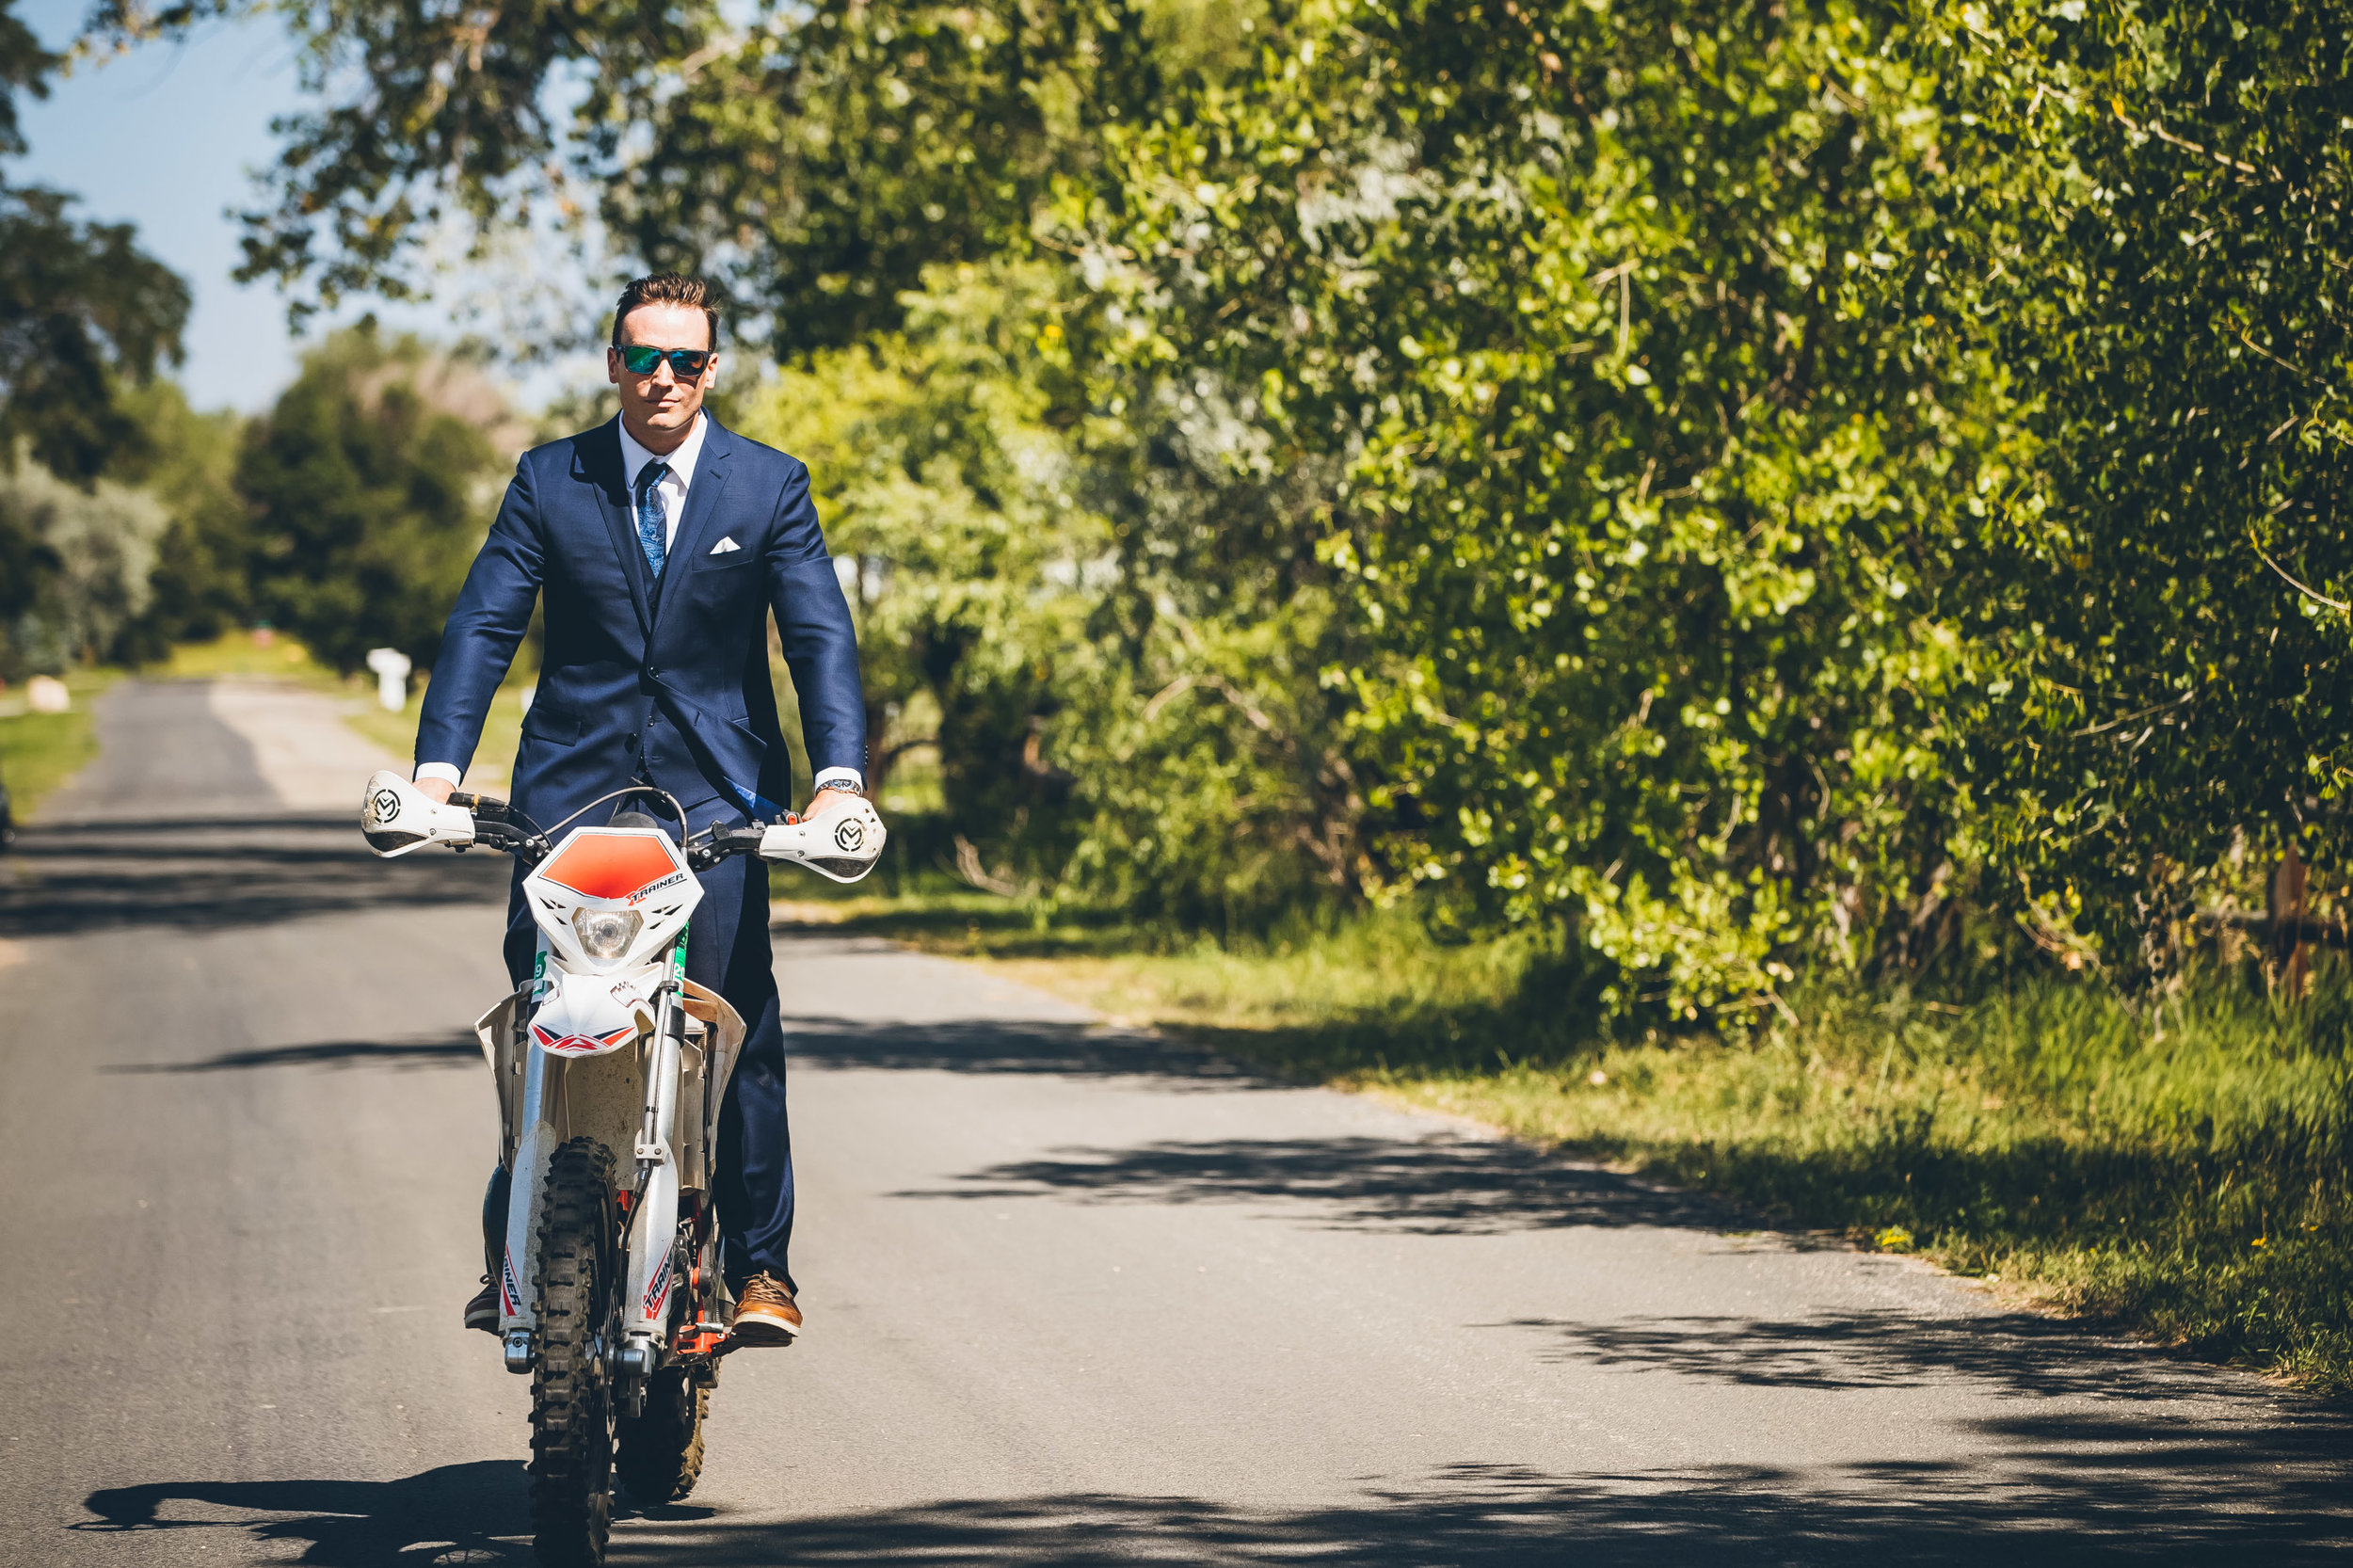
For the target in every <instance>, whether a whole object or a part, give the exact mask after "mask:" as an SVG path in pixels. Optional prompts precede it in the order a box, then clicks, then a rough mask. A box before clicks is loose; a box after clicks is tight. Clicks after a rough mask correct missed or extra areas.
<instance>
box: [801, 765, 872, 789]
mask: <svg viewBox="0 0 2353 1568" xmlns="http://www.w3.org/2000/svg"><path fill="white" fill-rule="evenodd" d="M828 784H847V785H848V786H849V787H850V788H851V789H853V790H856V791H857V792H860V793H864V792H865V790H866V776H865V775H864V774H862V773H860V772H858V771H857V769H856V768H827V769H826V770H825V771H824V772H823V773H821V774H819V775H818V776H816V777H814V778H812V779H810V780H809V781H808V787H809V788H810V789H811V790H822V789H824V787H825V786H826V785H828Z"/></svg>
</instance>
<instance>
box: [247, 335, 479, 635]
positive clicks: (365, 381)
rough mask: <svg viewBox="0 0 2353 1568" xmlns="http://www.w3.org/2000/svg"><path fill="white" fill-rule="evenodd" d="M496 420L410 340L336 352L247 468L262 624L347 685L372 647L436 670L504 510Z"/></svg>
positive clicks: (461, 380)
mask: <svg viewBox="0 0 2353 1568" xmlns="http://www.w3.org/2000/svg"><path fill="white" fill-rule="evenodd" d="M503 414H504V409H503V408H502V406H501V405H500V404H499V402H498V400H497V396H496V394H495V392H492V391H491V389H490V388H489V387H488V384H487V383H485V382H483V381H482V379H481V378H480V377H479V376H476V375H474V374H473V373H472V372H470V371H468V370H466V369H465V368H464V367H463V366H459V365H454V364H452V363H450V362H449V361H446V360H439V359H437V358H435V357H434V356H433V355H432V354H430V353H429V352H428V351H427V350H426V349H425V348H424V345H423V344H420V343H418V342H417V341H416V340H415V339H413V338H407V337H404V338H400V339H398V340H395V341H392V342H389V343H388V342H386V341H385V340H384V339H383V338H381V337H380V336H379V335H378V334H377V333H376V330H375V329H374V328H373V327H361V328H356V329H353V330H351V331H347V332H339V333H337V334H335V335H334V336H333V337H330V338H328V340H327V341H326V342H325V343H324V344H321V345H320V346H319V347H318V348H317V349H315V350H313V351H312V353H311V354H310V355H308V356H307V357H306V358H305V359H304V360H303V367H302V374H301V376H299V377H297V378H296V381H295V383H294V385H293V386H291V387H289V388H287V389H286V391H285V392H284V393H283V394H282V395H280V398H279V400H278V403H277V405H276V407H274V408H272V409H271V410H270V412H269V414H268V415H267V416H266V417H264V418H262V419H258V420H256V421H254V422H253V424H252V426H251V428H250V430H249V431H248V437H247V441H246V447H245V451H244V454H243V455H242V456H241V457H240V458H239V460H238V464H237V475H236V479H237V487H238V488H239V490H240V491H241V492H243V494H244V495H245V496H246V498H247V500H248V504H249V505H250V506H251V508H252V516H253V524H252V527H253V541H254V545H253V568H252V591H253V597H254V604H255V608H256V609H257V610H259V611H260V612H261V613H262V614H263V615H264V616H266V617H267V618H268V619H270V620H272V621H274V622H276V623H277V624H278V625H280V626H281V627H284V628H285V629H286V630H287V631H289V632H293V633H295V634H296V635H297V636H298V637H300V638H301V639H302V641H303V642H304V643H305V644H306V645H307V646H309V647H310V648H312V651H314V652H315V653H317V654H318V655H319V657H321V658H322V659H324V660H326V661H328V663H330V664H334V665H335V666H336V667H337V668H339V669H342V670H344V671H346V672H348V671H351V670H355V669H357V668H359V667H360V664H361V663H362V662H363V661H364V660H365V659H366V656H367V652H368V650H369V649H370V648H378V647H392V648H399V649H401V650H402V651H403V652H405V653H407V654H408V655H409V657H410V658H412V659H414V660H416V661H417V663H418V664H425V665H429V664H431V663H432V662H433V656H434V654H435V652H436V651H437V650H438V649H439V648H440V635H441V626H442V622H443V621H444V619H445V618H446V617H447V616H448V613H449V606H450V604H451V603H452V602H453V601H454V600H456V596H457V589H458V587H459V585H460V584H463V583H464V581H465V576H466V569H467V568H468V567H469V566H470V565H471V564H472V560H473V556H474V552H475V551H476V550H477V549H479V548H480V545H481V541H482V537H483V536H484V534H485V533H486V532H487V530H488V519H489V513H490V509H491V507H492V506H493V505H494V504H495V503H496V501H497V494H498V484H499V480H500V478H501V475H500V473H499V472H498V459H499V457H500V456H501V454H500V452H499V451H498V450H497V449H496V447H495V446H494V445H493V442H492V440H491V437H490V436H489V435H488V434H486V432H487V431H491V430H495V429H497V428H499V426H500V424H501V422H502V417H503Z"/></svg>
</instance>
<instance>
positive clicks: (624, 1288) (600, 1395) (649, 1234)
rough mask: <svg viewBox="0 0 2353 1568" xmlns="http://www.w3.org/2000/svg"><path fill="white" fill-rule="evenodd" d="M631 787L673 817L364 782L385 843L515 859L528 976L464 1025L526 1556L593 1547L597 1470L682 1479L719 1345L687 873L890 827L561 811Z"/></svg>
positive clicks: (864, 837) (843, 873)
mask: <svg viewBox="0 0 2353 1568" xmlns="http://www.w3.org/2000/svg"><path fill="white" fill-rule="evenodd" d="M632 797H651V798H656V799H660V800H666V801H668V802H669V806H670V808H671V812H672V814H673V818H674V820H676V821H678V822H679V823H680V825H681V827H682V826H683V824H684V813H683V812H682V811H680V810H679V809H678V805H677V802H676V800H675V799H672V798H671V797H669V796H667V795H665V794H663V792H659V791H653V790H644V789H632V790H623V791H616V792H614V793H613V794H611V795H607V796H604V797H603V798H602V799H601V800H599V801H596V802H592V803H591V804H590V806H588V807H586V808H583V809H582V810H581V811H579V812H575V813H573V815H572V816H571V817H568V818H566V819H565V820H564V821H563V822H561V823H558V824H556V825H555V827H554V828H552V829H547V830H543V829H540V828H539V827H537V826H536V824H532V823H530V822H528V821H525V820H522V819H521V818H520V814H518V813H516V812H514V811H512V810H511V809H510V808H508V807H507V805H506V803H504V802H503V801H498V800H493V799H489V798H487V797H484V796H479V795H471V794H465V793H455V794H452V795H451V796H450V798H449V801H448V803H447V804H446V805H443V804H440V803H438V802H436V801H435V800H434V799H433V798H432V797H431V796H430V795H427V794H425V793H424V792H423V791H421V790H419V789H418V788H417V787H416V786H415V785H414V784H412V783H410V782H409V781H408V779H407V778H404V777H402V776H400V775H399V774H396V773H392V772H389V771H388V772H380V773H377V774H376V775H375V776H373V777H371V778H370V779H369V780H368V786H367V797H366V799H365V801H364V802H363V803H362V805H361V808H360V831H361V833H362V835H363V836H364V837H365V838H366V840H367V843H368V848H369V849H370V850H371V851H373V852H374V853H375V854H376V855H377V856H380V857H383V858H391V857H392V856H400V855H407V854H408V853H410V852H412V851H414V850H418V849H422V848H424V847H425V846H427V845H430V844H441V845H445V846H447V847H448V848H450V849H453V850H457V851H465V850H469V849H474V848H485V849H492V850H498V851H503V852H504V853H505V854H508V855H511V856H515V858H517V859H518V860H520V861H521V862H523V863H524V864H525V865H527V866H530V867H531V868H532V870H531V872H530V874H529V875H528V876H527V877H525V879H524V881H523V885H522V886H523V897H524V899H525V901H526V902H527V903H528V904H529V906H530V909H531V913H532V918H533V920H534V921H535V922H536V925H537V927H538V933H539V943H538V951H537V956H536V958H535V960H534V962H533V969H532V977H531V979H530V980H528V981H527V982H525V983H524V984H521V985H520V986H518V987H517V988H516V989H515V990H514V991H513V992H512V993H510V994H509V995H508V996H506V997H505V998H504V999H503V1000H501V1001H500V1002H499V1003H498V1005H497V1006H495V1007H493V1008H491V1009H490V1010H489V1011H488V1013H486V1014H484V1015H483V1016H482V1017H481V1018H480V1019H479V1020H478V1021H477V1022H476V1023H475V1025H474V1032H475V1034H476V1035H477V1037H478V1038H479V1039H480V1040H481V1042H482V1054H483V1058H484V1060H485V1061H486V1062H487V1063H488V1064H489V1068H490V1072H491V1076H492V1078H493V1079H494V1080H495V1081H496V1084H497V1087H498V1097H499V1122H500V1129H501V1133H500V1148H499V1153H500V1163H501V1168H502V1169H504V1171H506V1172H508V1173H511V1176H510V1180H509V1183H508V1195H507V1203H506V1208H505V1223H504V1238H503V1240H501V1241H500V1242H499V1243H498V1244H497V1247H496V1251H497V1256H496V1257H495V1258H493V1259H491V1260H490V1265H491V1273H492V1278H493V1279H494V1281H495V1282H496V1285H497V1288H498V1296H499V1339H500V1344H501V1346H502V1348H503V1352H504V1360H505V1364H506V1369H507V1370H508V1371H510V1372H515V1373H519V1374H526V1375H528V1376H529V1377H530V1378H531V1380H532V1384H531V1432H532V1435H531V1455H532V1457H531V1467H530V1485H531V1519H532V1528H533V1532H534V1534H535V1536H536V1547H537V1551H538V1555H539V1558H540V1560H541V1561H543V1562H546V1563H550V1564H552V1565H563V1568H571V1565H575V1564H596V1563H600V1562H602V1561H603V1560H604V1550H605V1543H606V1538H607V1535H608V1533H609V1530H610V1528H611V1524H612V1512H613V1493H614V1486H615V1482H616V1478H617V1480H618V1482H619V1485H620V1487H621V1488H622V1489H623V1490H624V1491H625V1492H627V1493H628V1494H629V1495H630V1496H631V1497H632V1499H633V1500H635V1501H638V1502H641V1503H662V1502H669V1501H673V1500H676V1499H677V1498H680V1497H683V1496H686V1494H687V1493H688V1492H689V1491H690V1490H691V1489H692V1488H693V1486H694V1484H695V1481H696V1477H697V1476H698V1475H699V1474H700V1472H701V1469H702V1451H703V1444H702V1423H703V1418H704V1416H706V1415H707V1414H708V1412H709V1410H710V1404H711V1391H712V1387H713V1386H714V1385H715V1384H716V1383H717V1381H718V1370H719V1360H720V1357H721V1356H722V1355H723V1354H724V1353H725V1352H726V1349H727V1344H726V1341H727V1336H728V1322H729V1320H730V1316H731V1314H732V1310H733V1306H734V1303H733V1301H732V1299H731V1298H730V1297H729V1295H728V1287H727V1284H726V1281H725V1280H724V1279H722V1278H721V1275H720V1271H719V1268H718V1251H719V1238H718V1225H717V1218H716V1215H715V1214H714V1213H713V1211H712V1190H713V1179H712V1177H713V1167H714V1165H715V1163H716V1161H717V1159H718V1151H719V1108H720V1106H721V1104H722V1103H723V1101H724V1100H725V1098H726V1096H727V1086H728V1075H729V1074H730V1073H731V1072H732V1071H733V1069H734V1065H735V1056H736V1052H737V1051H738V1050H739V1049H740V1048H741V1047H742V1045H743V1040H744V1020H743V1019H742V1018H741V1017H739V1016H737V1015H736V1012H735V1010H734V1009H733V1008H732V1007H730V1006H728V1003H727V1001H726V1000H725V999H724V998H722V997H721V996H719V994H718V993H717V992H715V991H712V990H710V989H709V988H707V987H705V986H702V985H699V984H696V983H695V982H694V981H691V980H689V979H687V978H686V937H687V924H688V920H689V917H691V916H692V915H693V914H694V911H695V906H696V904H697V903H699V902H700V901H701V898H702V891H703V890H702V884H701V883H700V881H698V880H697V878H696V875H695V873H696V872H698V871H703V870H706V869H708V868H710V867H712V866H715V865H717V864H718V863H719V862H720V861H721V860H722V859H724V858H726V857H727V856H731V855H757V856H760V858H761V859H763V860H769V861H781V862H785V863H788V864H794V865H801V866H806V867H808V868H809V869H811V870H813V871H815V872H818V873H819V874H820V875H823V876H825V877H828V878H830V879H832V880H833V881H836V882H855V881H856V880H858V879H859V878H860V877H862V876H864V875H865V874H866V873H867V872H869V871H871V870H872V868H873V865H874V861H875V858H876V856H879V855H880V854H881V853H882V847H883V843H884V840H885V837H886V836H885V833H884V829H883V824H882V821H881V819H880V818H879V817H877V816H876V815H875V814H874V809H873V808H872V806H871V805H869V804H867V803H866V802H865V801H863V800H859V801H857V802H856V804H855V806H854V807H852V808H849V809H845V810H835V811H831V812H828V813H826V814H825V815H824V817H822V818H819V819H815V820H805V819H801V818H796V817H793V816H792V815H790V814H787V816H786V818H785V820H783V821H782V822H777V823H759V822H755V823H753V824H750V825H748V826H744V827H728V826H726V825H724V824H719V823H713V824H711V825H710V826H709V827H708V828H706V829H704V830H703V831H701V832H699V833H690V834H686V835H685V836H684V837H683V838H682V839H675V840H674V839H673V838H671V836H670V835H669V834H668V833H666V832H664V830H663V828H662V826H661V825H660V824H659V823H657V822H656V821H655V820H654V819H653V818H652V817H651V816H648V815H647V814H645V813H644V812H641V811H636V810H632V809H629V808H626V807H624V808H622V809H621V810H619V811H618V812H617V813H616V814H615V815H614V816H613V818H612V820H611V821H610V822H609V823H608V824H605V825H603V826H582V827H573V826H571V825H570V824H572V823H574V822H577V821H578V820H579V818H580V817H582V816H584V815H585V814H587V812H588V811H590V810H593V809H594V808H595V807H597V806H600V805H603V804H605V802H607V801H613V800H616V799H621V800H626V799H630V798H632ZM567 828H568V829H569V830H568V831H566V829H567ZM559 834H560V835H561V836H560V837H558V835H559ZM494 1222H495V1216H489V1217H486V1228H490V1227H492V1226H493V1225H494ZM488 1240H489V1238H488V1237H486V1241H488ZM526 1281H528V1282H529V1287H530V1288H528V1289H526V1288H524V1282H526Z"/></svg>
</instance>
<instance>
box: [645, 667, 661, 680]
mask: <svg viewBox="0 0 2353 1568" xmlns="http://www.w3.org/2000/svg"><path fill="white" fill-rule="evenodd" d="M646 673H647V674H648V675H649V676H651V677H653V679H655V680H661V679H662V672H661V671H660V670H658V669H656V668H654V667H653V666H652V665H651V664H648V665H647V666H646Z"/></svg>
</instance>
